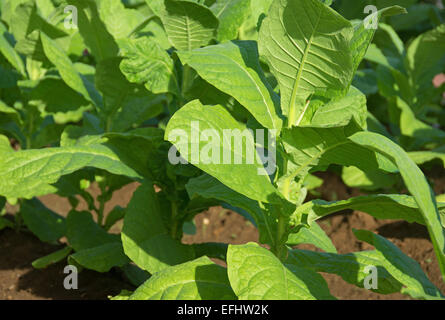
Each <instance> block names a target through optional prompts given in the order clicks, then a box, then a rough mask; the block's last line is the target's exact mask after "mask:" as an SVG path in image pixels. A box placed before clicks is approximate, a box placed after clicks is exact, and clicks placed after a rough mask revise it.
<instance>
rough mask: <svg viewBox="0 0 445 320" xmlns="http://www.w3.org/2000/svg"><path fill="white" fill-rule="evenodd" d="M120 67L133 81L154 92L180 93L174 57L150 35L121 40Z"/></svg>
mask: <svg viewBox="0 0 445 320" xmlns="http://www.w3.org/2000/svg"><path fill="white" fill-rule="evenodd" d="M119 45H120V47H121V56H123V57H124V59H123V61H122V62H121V65H120V68H121V70H122V73H123V74H124V75H125V76H126V77H127V79H128V80H129V81H130V82H132V83H139V84H144V85H145V87H146V88H147V89H148V90H149V91H151V92H153V93H166V92H172V93H174V94H178V92H179V89H178V80H177V75H176V72H175V68H174V63H173V60H172V58H170V56H169V55H168V53H167V52H166V51H165V50H164V49H162V48H161V47H160V46H159V45H158V44H157V43H156V42H155V41H154V40H152V39H151V38H148V37H142V38H139V39H122V40H120V41H119Z"/></svg>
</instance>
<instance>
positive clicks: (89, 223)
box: [66, 211, 120, 252]
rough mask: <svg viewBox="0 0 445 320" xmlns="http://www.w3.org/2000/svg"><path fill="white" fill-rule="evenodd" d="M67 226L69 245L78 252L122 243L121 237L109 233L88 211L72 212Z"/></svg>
mask: <svg viewBox="0 0 445 320" xmlns="http://www.w3.org/2000/svg"><path fill="white" fill-rule="evenodd" d="M66 226H67V232H66V237H67V239H68V243H69V245H70V246H71V247H72V248H73V249H74V250H75V251H76V252H77V251H82V250H86V249H92V248H95V247H99V246H102V245H105V244H110V243H120V237H119V235H117V234H110V233H107V232H106V231H105V230H104V229H102V228H101V227H100V226H99V225H98V224H97V223H96V222H95V221H94V220H93V217H92V215H91V214H90V213H89V212H86V211H71V212H70V213H69V214H68V217H67V220H66Z"/></svg>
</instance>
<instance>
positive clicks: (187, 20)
mask: <svg viewBox="0 0 445 320" xmlns="http://www.w3.org/2000/svg"><path fill="white" fill-rule="evenodd" d="M160 18H161V20H162V24H163V25H164V29H165V31H166V32H167V36H168V39H169V40H170V43H171V44H172V45H173V46H174V47H175V48H176V49H178V50H193V49H196V48H199V47H202V46H205V45H207V44H208V43H209V42H210V41H211V40H212V39H214V38H215V36H216V29H217V27H218V19H217V18H216V17H215V15H214V14H213V13H212V11H210V9H208V8H207V7H205V6H204V5H201V4H198V3H196V2H192V1H177V0H165V1H164V4H161V5H160Z"/></svg>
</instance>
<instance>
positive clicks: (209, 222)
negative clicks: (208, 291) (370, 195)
mask: <svg viewBox="0 0 445 320" xmlns="http://www.w3.org/2000/svg"><path fill="white" fill-rule="evenodd" d="M320 176H321V177H322V178H323V179H324V181H325V182H324V185H323V186H322V187H321V188H320V189H319V190H318V191H319V192H320V194H321V198H324V199H327V200H334V199H346V198H348V197H350V196H356V195H359V194H360V192H358V191H357V190H351V189H349V188H347V187H345V185H344V184H343V183H342V182H341V179H340V178H338V177H337V176H336V175H334V174H329V173H323V174H321V175H320ZM436 176H440V177H441V178H442V175H441V174H440V175H436ZM443 181H445V180H444V179H440V180H438V179H435V180H434V182H435V185H436V188H435V189H436V190H435V191H436V192H440V191H445V190H443V186H444V182H443ZM136 187H137V185H135V184H134V185H129V186H127V187H125V188H123V189H122V190H120V191H119V192H117V193H116V194H115V196H114V197H113V199H112V201H110V203H109V204H108V205H107V211H109V210H111V209H112V208H113V207H114V206H115V205H121V206H125V205H126V204H127V203H128V201H129V199H130V198H131V196H132V194H133V191H134V190H135V188H136ZM437 189H439V190H437ZM93 193H94V192H93ZM442 193H443V192H442ZM42 201H43V202H44V203H45V204H46V205H47V206H48V207H50V208H51V209H53V210H55V211H57V212H59V213H61V214H64V213H66V212H67V211H68V209H69V205H68V203H67V202H66V201H65V200H63V199H60V198H58V197H57V196H54V195H51V196H47V197H43V198H42ZM195 222H196V229H197V232H196V234H195V235H193V236H191V235H185V236H184V242H185V243H201V242H208V241H212V242H224V243H231V244H241V243H246V242H249V241H258V232H257V230H256V229H255V227H254V226H253V225H252V224H251V223H250V222H248V221H246V220H245V219H244V218H243V217H241V216H240V215H238V214H236V213H234V212H231V211H229V210H225V209H223V208H220V207H214V208H210V209H209V210H208V211H206V212H203V213H201V214H199V215H198V216H197V217H196V219H195ZM320 225H321V226H322V228H323V229H324V230H325V231H326V232H327V234H328V235H329V236H330V238H331V239H332V241H333V243H334V245H335V246H336V247H337V250H338V252H339V253H349V252H354V251H360V250H368V249H371V247H370V246H369V245H367V244H364V243H362V242H359V241H357V240H356V238H355V237H354V235H353V233H352V228H356V229H366V230H371V231H374V232H376V233H378V234H380V235H382V236H384V237H386V238H388V239H389V240H391V241H392V242H393V243H394V244H396V245H397V246H398V247H399V248H400V249H401V250H402V251H403V252H404V253H405V254H407V255H408V256H410V257H412V258H413V259H415V260H416V261H417V262H419V264H420V265H421V267H422V269H423V270H424V271H425V273H426V274H427V275H428V277H429V278H430V280H431V281H432V282H433V283H434V284H435V285H436V286H438V288H440V289H441V291H442V292H445V284H444V283H443V281H442V280H441V276H440V271H439V268H438V264H437V261H436V258H435V255H434V252H433V248H432V245H431V242H430V241H429V240H428V233H427V231H426V229H425V228H424V227H423V226H420V225H417V224H409V223H406V222H403V221H390V220H376V219H374V218H373V217H371V216H369V215H367V214H364V213H361V212H344V213H341V214H336V215H334V216H330V217H329V218H326V219H323V220H321V221H320ZM118 229H119V228H118V227H117V230H116V231H118ZM300 247H302V248H305V249H311V250H316V249H315V248H314V247H312V246H310V245H302V246H300ZM57 249H58V247H57V246H53V245H48V244H44V243H41V242H40V241H39V240H38V239H37V238H35V237H34V236H33V235H31V234H28V233H26V232H21V233H17V232H15V231H13V230H3V231H0V299H106V298H107V296H109V295H114V294H117V293H118V292H119V291H120V290H121V289H129V290H131V289H132V287H131V286H130V285H129V284H128V283H127V282H126V281H125V280H124V279H123V277H122V275H121V274H120V273H119V272H118V271H111V272H109V273H97V272H93V271H89V270H84V271H82V272H81V273H80V275H79V290H70V291H68V290H65V289H64V288H63V279H64V277H65V276H66V275H65V274H63V268H64V267H65V265H66V262H61V263H58V264H55V265H53V266H51V267H49V268H47V269H44V270H35V269H33V268H32V266H31V262H32V261H33V260H35V259H36V258H39V257H41V256H43V255H46V254H48V253H51V252H53V251H55V250H57ZM323 276H324V277H325V278H326V280H327V283H328V285H329V288H330V289H331V292H332V294H333V295H334V296H336V297H337V298H339V299H384V300H388V299H409V297H407V296H404V295H401V294H392V295H379V294H375V293H373V292H370V291H368V290H364V289H359V288H356V287H354V286H352V285H349V284H347V283H346V282H344V281H343V280H342V279H341V278H340V277H338V276H336V275H330V274H323Z"/></svg>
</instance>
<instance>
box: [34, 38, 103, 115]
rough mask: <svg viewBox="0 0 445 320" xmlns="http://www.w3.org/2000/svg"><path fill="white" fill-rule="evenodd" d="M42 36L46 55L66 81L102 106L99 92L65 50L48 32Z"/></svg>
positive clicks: (94, 102) (86, 97)
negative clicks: (76, 66) (81, 73)
mask: <svg viewBox="0 0 445 320" xmlns="http://www.w3.org/2000/svg"><path fill="white" fill-rule="evenodd" d="M40 38H41V41H42V45H43V50H44V51H45V54H46V56H47V57H48V59H49V60H50V61H51V62H52V63H53V64H54V65H55V66H56V68H57V70H58V71H59V73H60V76H61V77H62V79H63V80H64V81H65V83H66V84H67V85H68V86H69V87H71V88H72V89H73V90H75V91H77V92H79V93H80V94H81V95H82V96H83V97H84V98H85V99H87V100H88V101H90V102H92V103H93V104H95V105H96V106H100V105H101V104H102V102H101V97H100V95H99V93H98V92H97V91H96V89H95V88H94V87H93V86H92V85H91V84H90V83H88V80H86V79H85V78H84V77H82V76H81V75H80V74H79V73H78V72H77V70H76V69H75V68H74V65H73V63H72V62H71V60H70V59H69V57H68V56H67V55H66V54H65V52H64V51H63V50H62V49H61V48H60V47H59V46H58V45H57V44H56V43H55V42H54V41H53V40H52V39H50V38H49V37H48V36H47V35H46V34H44V33H41V35H40Z"/></svg>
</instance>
